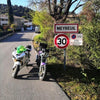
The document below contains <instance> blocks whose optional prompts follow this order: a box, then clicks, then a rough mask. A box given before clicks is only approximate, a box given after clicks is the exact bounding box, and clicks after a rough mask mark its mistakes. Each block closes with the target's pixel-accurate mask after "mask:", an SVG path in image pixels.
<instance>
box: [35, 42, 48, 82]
mask: <svg viewBox="0 0 100 100" xmlns="http://www.w3.org/2000/svg"><path fill="white" fill-rule="evenodd" d="M39 47H40V50H39V52H38V55H37V60H36V62H37V65H38V67H39V79H40V80H42V81H43V80H45V78H46V74H47V68H46V62H47V57H48V53H49V50H48V49H46V48H47V44H44V43H40V46H39Z"/></svg>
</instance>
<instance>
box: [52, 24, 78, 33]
mask: <svg viewBox="0 0 100 100" xmlns="http://www.w3.org/2000/svg"><path fill="white" fill-rule="evenodd" d="M54 32H55V33H78V24H55V26H54Z"/></svg>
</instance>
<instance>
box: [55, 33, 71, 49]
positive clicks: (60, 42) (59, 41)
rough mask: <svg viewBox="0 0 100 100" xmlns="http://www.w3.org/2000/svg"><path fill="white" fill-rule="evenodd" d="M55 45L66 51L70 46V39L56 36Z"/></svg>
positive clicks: (64, 36)
mask: <svg viewBox="0 0 100 100" xmlns="http://www.w3.org/2000/svg"><path fill="white" fill-rule="evenodd" d="M54 44H55V46H56V47H57V48H60V49H64V48H66V47H67V46H68V44H69V38H68V37H67V36H66V35H65V34H59V35H56V36H55V38H54Z"/></svg>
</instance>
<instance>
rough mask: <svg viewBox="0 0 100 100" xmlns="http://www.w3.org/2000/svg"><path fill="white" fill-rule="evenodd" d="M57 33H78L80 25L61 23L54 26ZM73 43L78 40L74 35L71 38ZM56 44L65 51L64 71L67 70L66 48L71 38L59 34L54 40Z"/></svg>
mask: <svg viewBox="0 0 100 100" xmlns="http://www.w3.org/2000/svg"><path fill="white" fill-rule="evenodd" d="M54 32H55V33H78V24H65V23H61V24H60V23H59V24H55V25H54ZM70 37H71V38H72V41H73V40H75V39H76V38H77V36H76V35H75V34H74V35H72V36H70ZM54 44H55V46H56V47H57V48H60V49H64V70H65V69H66V47H67V46H68V44H69V38H68V37H67V36H66V35H65V34H59V35H57V36H55V38H54Z"/></svg>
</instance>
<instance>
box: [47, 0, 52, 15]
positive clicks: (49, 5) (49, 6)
mask: <svg viewBox="0 0 100 100" xmlns="http://www.w3.org/2000/svg"><path fill="white" fill-rule="evenodd" d="M48 3H49V4H48V8H49V13H50V15H51V13H52V11H51V3H50V0H48Z"/></svg>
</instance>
